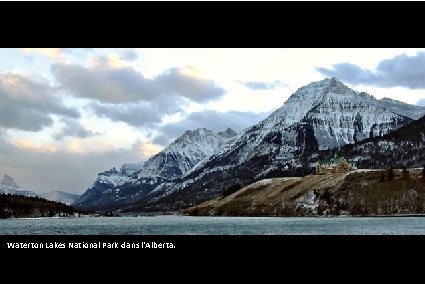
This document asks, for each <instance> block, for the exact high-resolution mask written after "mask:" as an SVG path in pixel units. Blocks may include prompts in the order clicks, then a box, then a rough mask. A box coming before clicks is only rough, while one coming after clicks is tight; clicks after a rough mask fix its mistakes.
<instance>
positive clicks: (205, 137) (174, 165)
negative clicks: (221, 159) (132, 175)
mask: <svg viewBox="0 0 425 284" xmlns="http://www.w3.org/2000/svg"><path fill="white" fill-rule="evenodd" d="M229 133H230V136H231V135H233V136H234V134H235V132H234V131H233V132H232V130H227V132H222V133H221V135H219V134H218V133H214V132H213V131H211V130H208V129H205V128H199V129H196V130H194V131H191V130H187V131H186V132H185V133H184V134H183V135H182V136H181V137H179V138H177V139H176V141H174V142H173V143H171V144H170V145H169V146H168V147H167V148H165V149H164V150H163V151H161V152H159V153H158V154H156V155H155V156H153V157H152V158H150V159H149V160H148V161H147V162H146V163H145V164H144V166H143V169H142V170H141V171H140V172H139V174H138V176H139V178H142V177H161V178H165V179H169V180H172V179H175V178H179V177H181V176H182V175H184V174H185V173H187V172H188V171H189V170H190V169H192V168H193V167H194V166H195V165H196V164H198V163H199V162H200V161H201V160H203V159H205V158H207V157H209V156H211V155H212V154H214V153H215V151H217V149H219V147H220V146H221V145H222V144H224V142H225V141H227V139H229V138H226V137H228V136H229Z"/></svg>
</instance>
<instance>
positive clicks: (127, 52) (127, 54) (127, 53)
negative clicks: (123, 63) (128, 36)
mask: <svg viewBox="0 0 425 284" xmlns="http://www.w3.org/2000/svg"><path fill="white" fill-rule="evenodd" d="M120 57H121V59H123V60H127V61H134V60H136V59H137V58H138V57H139V55H138V54H137V52H136V51H135V50H134V49H132V48H127V49H124V50H123V51H121V52H120Z"/></svg>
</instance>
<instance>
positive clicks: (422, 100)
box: [416, 98, 425, 106]
mask: <svg viewBox="0 0 425 284" xmlns="http://www.w3.org/2000/svg"><path fill="white" fill-rule="evenodd" d="M416 104H417V105H418V106H425V98H422V99H420V100H419V101H418V102H417V103H416Z"/></svg>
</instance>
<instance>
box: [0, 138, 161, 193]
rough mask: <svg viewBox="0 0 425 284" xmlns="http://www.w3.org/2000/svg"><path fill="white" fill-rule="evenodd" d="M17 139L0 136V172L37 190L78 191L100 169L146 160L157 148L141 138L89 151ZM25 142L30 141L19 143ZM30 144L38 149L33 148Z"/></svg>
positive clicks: (94, 176) (80, 191) (28, 187)
mask: <svg viewBox="0 0 425 284" xmlns="http://www.w3.org/2000/svg"><path fill="white" fill-rule="evenodd" d="M0 134H1V132H0ZM16 142H17V141H15V145H14V144H11V143H6V142H5V141H4V140H2V139H1V136H0V161H2V162H1V163H0V172H6V173H8V174H9V175H11V176H12V177H13V178H14V179H15V180H16V182H17V183H18V184H19V185H20V186H21V187H23V188H26V189H29V190H34V191H35V192H37V193H41V192H48V191H53V190H62V191H66V192H70V193H77V194H81V193H83V192H84V191H85V190H86V189H87V188H88V187H89V186H91V185H92V184H93V182H94V181H95V180H96V177H97V174H98V173H99V172H103V171H105V170H107V169H110V168H112V167H114V166H115V167H117V168H119V167H120V166H121V165H122V164H123V163H130V162H140V161H143V160H146V159H147V158H148V157H149V156H150V155H152V154H154V153H156V152H157V151H159V150H160V148H158V146H155V145H152V144H150V143H143V142H141V141H135V143H134V145H133V147H131V148H130V149H109V150H105V151H102V152H91V153H76V152H70V151H64V150H57V151H47V149H41V148H43V147H44V148H46V147H47V146H37V145H35V144H34V143H32V142H31V141H27V142H23V141H20V142H21V144H18V143H16ZM25 143H29V144H27V145H25V147H22V145H23V144H25ZM31 147H39V148H40V149H38V150H37V151H34V149H32V148H31ZM45 150H46V151H45Z"/></svg>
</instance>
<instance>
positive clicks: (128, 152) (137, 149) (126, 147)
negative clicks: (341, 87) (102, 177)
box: [0, 48, 425, 194]
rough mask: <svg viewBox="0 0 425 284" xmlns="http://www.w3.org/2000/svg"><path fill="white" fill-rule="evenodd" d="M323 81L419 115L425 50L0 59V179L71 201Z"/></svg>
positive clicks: (43, 54)
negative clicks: (169, 149)
mask: <svg viewBox="0 0 425 284" xmlns="http://www.w3.org/2000/svg"><path fill="white" fill-rule="evenodd" d="M328 77H337V78H338V79H339V80H341V81H342V82H344V83H345V84H346V85H348V86H349V87H351V88H353V89H355V90H358V91H365V92H368V93H369V94H371V95H373V96H375V97H376V98H378V99H380V98H383V97H388V98H392V99H396V100H399V101H403V102H406V103H409V104H417V105H423V106H425V49H286V48H276V49H137V48H121V49H107V48H79V49H75V48H73V49H70V48H44V49H41V48H21V49H0V173H8V174H9V175H10V176H12V177H13V178H14V179H15V181H16V182H17V183H18V184H19V185H20V186H21V187H22V188H24V189H28V190H33V191H35V192H36V193H45V192H49V191H54V190H61V191H66V192H71V193H77V194H81V193H83V192H84V191H85V190H86V189H87V188H88V187H90V186H91V184H92V183H93V182H94V181H95V179H96V177H97V174H98V173H99V172H102V171H104V170H107V169H110V168H112V167H116V168H117V169H119V168H120V166H121V165H122V164H123V163H136V162H141V161H146V160H147V159H149V157H151V156H152V155H154V154H156V153H158V152H159V151H161V150H162V149H163V148H164V147H166V146H167V145H168V144H169V143H171V142H173V141H174V140H175V139H176V138H178V137H179V136H180V135H182V134H183V133H184V132H185V130H188V129H190V130H194V129H197V128H202V127H204V128H208V129H210V130H213V131H222V130H224V129H226V128H227V127H231V128H233V129H234V130H236V131H241V130H243V129H244V128H246V127H248V126H251V125H253V124H255V123H257V122H259V121H261V120H262V119H264V118H266V117H267V116H268V115H269V114H270V113H271V112H272V111H274V110H275V109H277V108H279V107H280V106H282V105H283V103H284V102H285V101H286V100H287V99H288V97H289V96H290V95H291V94H293V93H294V92H295V91H296V90H297V89H298V88H300V87H302V86H304V85H306V84H308V83H310V82H314V81H319V80H322V79H324V78H328Z"/></svg>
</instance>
